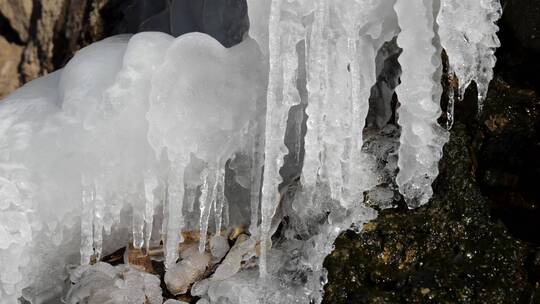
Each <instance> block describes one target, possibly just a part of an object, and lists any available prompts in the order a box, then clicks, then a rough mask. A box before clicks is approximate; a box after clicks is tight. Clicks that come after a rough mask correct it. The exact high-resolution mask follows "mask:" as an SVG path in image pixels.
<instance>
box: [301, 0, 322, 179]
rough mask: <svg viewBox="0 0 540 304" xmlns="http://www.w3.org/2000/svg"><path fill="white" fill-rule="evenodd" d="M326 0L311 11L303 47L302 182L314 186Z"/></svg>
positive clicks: (316, 169) (320, 119) (317, 166)
mask: <svg viewBox="0 0 540 304" xmlns="http://www.w3.org/2000/svg"><path fill="white" fill-rule="evenodd" d="M327 13H328V2H327V1H326V0H319V1H318V7H317V10H316V11H315V14H314V19H313V25H312V29H311V37H310V39H309V45H308V50H307V55H308V56H307V63H306V66H307V90H308V99H309V104H308V106H307V108H306V113H307V115H308V119H307V133H306V136H305V138H304V141H305V143H304V147H305V155H304V167H303V169H302V184H303V185H304V186H310V187H314V186H315V183H316V181H317V178H318V176H319V171H320V168H321V165H322V163H321V156H320V153H321V151H320V150H321V138H320V134H321V130H320V128H321V127H322V125H323V112H322V109H321V107H322V105H323V104H324V103H325V100H326V87H327V81H328V71H327V69H328V53H327V48H328V41H327V40H326V39H325V28H326V26H327V19H328V15H327Z"/></svg>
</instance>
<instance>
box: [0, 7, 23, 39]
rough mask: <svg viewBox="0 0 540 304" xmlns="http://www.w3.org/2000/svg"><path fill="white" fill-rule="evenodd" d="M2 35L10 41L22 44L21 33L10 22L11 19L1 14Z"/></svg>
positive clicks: (0, 29) (0, 34) (0, 26)
mask: <svg viewBox="0 0 540 304" xmlns="http://www.w3.org/2000/svg"><path fill="white" fill-rule="evenodd" d="M0 36H2V37H4V38H5V39H6V40H7V41H8V42H9V43H14V44H18V45H22V44H23V41H22V39H21V37H20V36H19V33H17V31H15V29H14V28H13V27H12V26H11V24H9V20H8V19H7V18H6V17H5V16H3V15H2V14H0Z"/></svg>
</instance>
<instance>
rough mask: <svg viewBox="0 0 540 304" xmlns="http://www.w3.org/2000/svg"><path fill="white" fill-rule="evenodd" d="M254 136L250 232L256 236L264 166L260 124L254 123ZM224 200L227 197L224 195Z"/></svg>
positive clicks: (252, 145) (252, 146)
mask: <svg viewBox="0 0 540 304" xmlns="http://www.w3.org/2000/svg"><path fill="white" fill-rule="evenodd" d="M251 130H252V134H256V135H255V136H253V142H252V144H251V166H250V167H251V184H250V192H249V193H250V203H251V209H250V210H251V220H250V227H249V232H250V233H251V234H252V235H254V234H255V232H256V231H257V226H258V225H259V202H260V191H261V178H262V166H263V162H264V159H263V155H262V153H263V151H261V148H262V145H261V140H262V138H261V135H260V133H261V131H262V130H261V128H260V124H259V123H258V122H254V123H253V127H252V128H251ZM223 199H224V200H225V199H226V197H225V195H223Z"/></svg>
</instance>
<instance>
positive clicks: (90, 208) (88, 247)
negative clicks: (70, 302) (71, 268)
mask: <svg viewBox="0 0 540 304" xmlns="http://www.w3.org/2000/svg"><path fill="white" fill-rule="evenodd" d="M81 184H82V187H83V188H82V192H81V198H82V199H81V203H82V212H81V264H82V265H85V264H90V260H91V258H92V255H93V254H94V249H93V241H94V240H93V233H94V231H93V226H92V225H93V219H94V214H93V212H94V187H93V185H92V184H91V183H89V182H88V181H87V178H86V177H85V176H83V177H82V183H81Z"/></svg>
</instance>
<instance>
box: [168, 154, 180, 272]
mask: <svg viewBox="0 0 540 304" xmlns="http://www.w3.org/2000/svg"><path fill="white" fill-rule="evenodd" d="M168 190H169V193H168V208H167V210H168V213H167V222H168V223H167V240H166V246H165V250H166V253H165V266H166V268H167V269H169V268H170V267H172V266H173V265H174V264H175V263H176V260H177V259H178V255H179V253H178V244H179V243H180V242H181V241H182V237H181V235H182V234H181V233H182V227H183V225H184V217H183V214H182V207H183V205H184V204H183V200H184V165H183V162H178V161H175V160H173V161H172V170H171V173H170V175H169V185H168Z"/></svg>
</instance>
